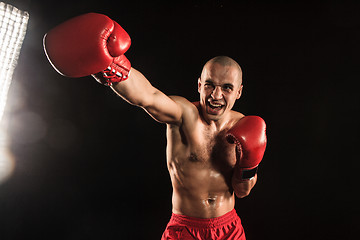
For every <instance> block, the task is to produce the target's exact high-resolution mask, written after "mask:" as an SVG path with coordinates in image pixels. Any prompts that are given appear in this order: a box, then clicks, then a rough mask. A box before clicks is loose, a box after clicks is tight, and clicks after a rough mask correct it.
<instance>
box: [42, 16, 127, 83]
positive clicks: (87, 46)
mask: <svg viewBox="0 0 360 240" xmlns="http://www.w3.org/2000/svg"><path fill="white" fill-rule="evenodd" d="M43 44H44V50H45V53H46V56H47V58H48V59H49V61H50V63H51V65H52V66H53V67H54V68H55V70H57V71H58V72H59V73H60V74H62V75H64V76H67V77H75V78H76V77H84V76H88V75H91V74H96V73H99V72H102V73H103V76H104V77H105V78H106V84H107V85H111V83H113V82H120V81H123V80H126V79H127V78H128V75H129V72H130V68H131V64H130V62H129V60H127V58H126V57H125V56H124V55H123V54H124V53H125V52H126V51H127V50H128V49H129V47H130V45H131V39H130V36H129V35H128V34H127V33H126V32H125V30H124V29H123V28H122V27H121V26H120V25H119V24H118V23H116V22H114V21H113V20H111V19H110V18H109V17H107V16H105V15H102V14H98V13H87V14H84V15H80V16H78V17H74V18H72V19H70V20H68V21H66V22H64V23H62V24H60V25H58V26H56V27H55V28H53V29H51V30H50V31H49V32H48V33H47V34H45V36H44V42H43Z"/></svg>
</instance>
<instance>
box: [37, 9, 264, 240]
mask: <svg viewBox="0 0 360 240" xmlns="http://www.w3.org/2000/svg"><path fill="white" fill-rule="evenodd" d="M90 26H91V27H90ZM70 36H71V37H70ZM104 46H105V47H104ZM44 47H45V51H46V54H47V56H48V58H49V60H50V62H51V63H52V65H53V66H54V68H55V69H56V70H58V71H59V72H60V73H61V74H63V75H66V76H70V77H80V76H86V75H93V76H94V77H95V79H97V80H98V81H99V82H101V83H104V84H106V85H109V86H110V87H111V88H112V90H113V91H115V92H116V93H117V94H118V95H119V96H121V97H122V98H123V99H124V100H126V101H127V102H129V103H130V104H133V105H136V106H139V107H141V108H143V109H144V110H145V111H146V112H147V113H148V114H149V115H150V116H151V117H153V118H154V119H155V120H156V121H158V122H161V123H165V124H166V125H167V141H168V143H167V166H168V170H169V173H170V177H171V182H172V186H173V198H172V206H173V209H172V212H173V214H172V217H171V219H170V222H169V224H168V225H167V227H166V230H165V232H164V234H163V236H162V239H245V233H244V230H243V227H242V225H241V221H240V218H239V217H238V215H237V214H236V211H235V209H234V206H235V195H236V196H237V197H239V198H243V197H245V196H247V195H248V194H249V193H250V191H251V189H252V188H253V187H254V185H255V183H256V180H257V174H256V169H257V166H258V164H259V163H260V161H261V160H262V157H263V154H264V151H265V146H266V135H265V123H264V121H263V120H262V119H261V118H259V117H256V116H247V117H245V116H244V115H243V114H241V113H239V112H235V111H233V110H231V109H232V107H233V106H234V103H235V101H236V100H237V99H239V98H240V96H241V93H242V89H243V85H242V71H241V68H240V66H239V65H238V64H237V63H236V62H235V61H234V60H233V59H231V58H229V57H226V56H218V57H215V58H213V59H211V60H209V61H208V62H207V63H206V64H205V65H204V67H203V70H202V73H201V76H200V78H199V79H198V92H199V94H200V101H199V102H194V103H192V102H190V101H188V100H187V99H185V98H183V97H179V96H167V95H165V94H164V93H162V92H161V91H159V90H158V89H156V88H154V87H153V86H152V85H151V84H150V82H149V81H148V80H147V79H146V78H145V77H144V76H143V75H142V74H141V73H140V72H139V71H137V70H136V69H134V68H131V64H130V62H129V61H128V60H127V59H126V57H125V56H124V55H123V54H124V53H125V52H126V51H127V50H128V48H129V47H130V37H129V36H128V35H127V33H126V32H125V31H124V29H122V28H121V27H120V26H119V25H118V24H117V23H116V22H114V21H112V20H111V19H109V18H108V17H106V16H104V15H101V14H94V13H90V14H85V15H82V16H79V17H76V18H73V19H71V20H69V21H67V22H65V23H63V24H61V25H59V26H57V27H56V28H54V29H52V30H51V31H50V32H49V33H48V34H47V35H46V36H45V38H44ZM99 52H100V53H99ZM125 80H126V81H125Z"/></svg>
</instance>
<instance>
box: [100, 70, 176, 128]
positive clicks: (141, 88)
mask: <svg viewBox="0 0 360 240" xmlns="http://www.w3.org/2000/svg"><path fill="white" fill-rule="evenodd" d="M94 77H95V78H96V79H97V80H98V81H99V78H102V74H97V75H95V76H94ZM111 88H112V90H113V91H114V92H116V94H118V95H119V96H120V97H122V98H123V99H124V100H125V101H127V102H128V103H130V104H132V105H135V106H138V107H141V108H143V109H144V110H145V111H146V112H147V113H148V114H149V115H150V116H151V117H153V118H154V119H155V120H156V121H159V122H162V123H169V124H178V123H180V122H181V116H182V109H181V108H180V106H179V105H178V104H177V103H176V102H175V101H173V100H172V99H171V98H170V97H168V96H167V95H165V94H164V93H163V92H161V91H159V90H158V89H157V88H155V87H153V86H152V85H151V83H150V82H149V81H148V80H147V79H146V78H145V76H144V75H143V74H142V73H141V72H139V71H138V70H136V69H134V68H131V71H130V74H129V79H128V80H126V81H123V82H119V83H113V84H112V86H111Z"/></svg>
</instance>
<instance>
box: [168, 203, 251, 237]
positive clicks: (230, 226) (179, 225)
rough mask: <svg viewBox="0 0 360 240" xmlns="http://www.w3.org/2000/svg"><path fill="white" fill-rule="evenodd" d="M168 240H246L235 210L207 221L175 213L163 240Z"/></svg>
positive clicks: (206, 219)
mask: <svg viewBox="0 0 360 240" xmlns="http://www.w3.org/2000/svg"><path fill="white" fill-rule="evenodd" d="M167 239H179V240H190V239H191V240H193V239H201V240H202V239H206V240H211V239H223V240H225V239H227V240H233V239H236V240H245V233H244V229H243V227H242V225H241V220H240V218H239V216H238V215H237V214H236V211H235V209H233V210H232V211H230V212H228V213H226V214H225V215H223V216H221V217H217V218H205V219H204V218H194V217H188V216H184V215H178V214H174V213H173V214H172V216H171V219H170V222H169V223H168V225H167V226H166V229H165V232H164V233H163V235H162V238H161V240H167Z"/></svg>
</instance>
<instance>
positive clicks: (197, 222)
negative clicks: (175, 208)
mask: <svg viewBox="0 0 360 240" xmlns="http://www.w3.org/2000/svg"><path fill="white" fill-rule="evenodd" d="M236 220H239V221H240V218H239V216H238V215H237V213H236V210H235V209H233V210H231V211H230V212H228V213H226V214H224V215H222V216H220V217H215V218H196V217H189V216H185V215H179V214H175V213H173V214H172V215H171V219H170V221H172V222H176V223H178V224H184V225H186V226H189V227H196V228H211V227H213V228H218V227H222V226H224V225H228V224H230V223H232V222H234V221H236Z"/></svg>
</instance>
